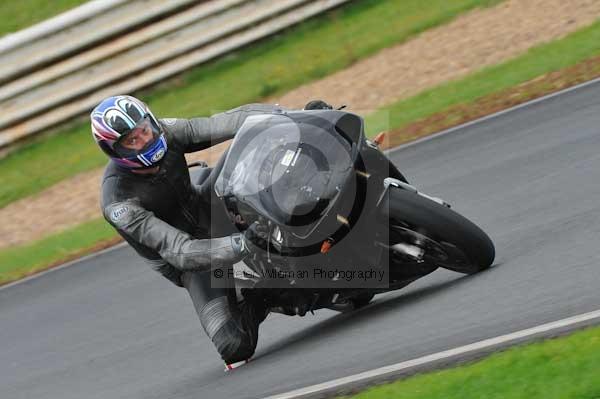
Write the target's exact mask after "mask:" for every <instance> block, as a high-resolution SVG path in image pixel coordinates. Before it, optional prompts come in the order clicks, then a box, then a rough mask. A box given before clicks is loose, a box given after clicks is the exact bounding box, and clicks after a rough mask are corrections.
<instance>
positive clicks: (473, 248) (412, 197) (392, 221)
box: [382, 187, 495, 274]
mask: <svg viewBox="0 0 600 399" xmlns="http://www.w3.org/2000/svg"><path fill="white" fill-rule="evenodd" d="M388 199H389V201H388V204H389V206H384V207H383V209H382V211H383V212H382V214H384V215H386V214H387V220H388V222H389V226H390V233H391V235H393V234H394V231H393V229H394V226H397V228H398V229H407V230H411V231H414V232H417V233H419V234H420V235H422V236H425V237H427V238H428V239H430V240H433V241H435V242H436V243H438V244H439V245H440V247H441V248H442V249H443V250H444V251H445V252H446V254H447V256H448V258H447V259H446V260H437V261H435V264H436V266H439V267H443V268H445V269H449V270H453V271H456V272H459V273H465V274H472V273H477V272H479V271H481V270H484V269H487V268H489V267H490V266H491V265H492V263H493V262H494V257H495V248H494V244H493V243H492V240H491V239H490V238H489V237H488V235H487V234H486V233H485V232H483V230H481V229H480V228H479V227H477V226H476V225H475V224H474V223H472V222H471V221H469V220H468V219H467V218H465V217H463V216H461V215H459V214H458V213H456V212H454V211H453V210H451V209H450V208H448V207H446V206H443V205H440V204H438V203H437V202H434V201H432V200H429V199H427V198H425V197H422V196H420V195H419V194H417V193H414V192H410V191H407V190H403V189H399V188H396V187H390V190H389V194H388ZM391 239H392V237H390V240H391Z"/></svg>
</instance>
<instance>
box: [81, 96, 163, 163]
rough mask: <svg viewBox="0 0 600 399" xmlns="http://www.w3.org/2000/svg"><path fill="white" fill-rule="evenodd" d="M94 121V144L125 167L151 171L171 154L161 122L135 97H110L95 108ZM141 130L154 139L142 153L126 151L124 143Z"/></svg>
mask: <svg viewBox="0 0 600 399" xmlns="http://www.w3.org/2000/svg"><path fill="white" fill-rule="evenodd" d="M90 119H91V122H92V136H93V137H94V140H96V143H98V145H99V146H100V148H101V149H102V151H104V152H105V153H106V154H107V155H108V156H109V157H110V158H111V159H112V160H113V161H114V162H116V163H117V164H118V165H119V166H121V167H124V168H127V169H145V168H151V167H154V166H156V165H157V164H158V163H159V162H160V161H161V160H162V159H163V158H164V156H165V153H166V152H167V141H166V139H165V135H164V133H163V132H162V129H161V128H160V125H159V124H158V121H157V119H156V118H155V117H154V115H153V114H152V112H150V109H149V108H148V106H147V105H146V104H145V103H144V102H142V101H140V100H138V99H137V98H135V97H131V96H125V95H123V96H112V97H108V98H106V99H104V100H102V102H100V104H98V105H97V106H96V108H94V110H93V111H92V113H91V115H90ZM137 129H143V130H144V131H145V132H151V133H152V139H151V140H149V141H148V142H147V143H146V144H145V145H144V147H143V148H141V149H131V148H126V147H125V146H124V145H123V139H124V138H125V137H127V135H129V134H130V133H131V132H134V131H136V130H137Z"/></svg>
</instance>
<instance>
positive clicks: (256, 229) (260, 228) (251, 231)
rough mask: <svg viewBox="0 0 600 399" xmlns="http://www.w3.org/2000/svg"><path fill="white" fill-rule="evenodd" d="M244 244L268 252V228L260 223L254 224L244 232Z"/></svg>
mask: <svg viewBox="0 0 600 399" xmlns="http://www.w3.org/2000/svg"><path fill="white" fill-rule="evenodd" d="M243 241H244V244H245V245H246V246H247V247H249V246H250V245H252V246H255V247H258V248H260V249H263V250H266V249H267V245H269V230H268V227H267V226H264V225H262V224H260V223H258V222H254V223H252V224H251V225H250V226H248V228H247V229H246V230H245V231H244V234H243Z"/></svg>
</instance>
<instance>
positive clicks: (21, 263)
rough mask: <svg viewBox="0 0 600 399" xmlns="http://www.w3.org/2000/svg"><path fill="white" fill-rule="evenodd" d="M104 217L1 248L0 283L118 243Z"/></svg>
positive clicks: (115, 235)
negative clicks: (30, 242)
mask: <svg viewBox="0 0 600 399" xmlns="http://www.w3.org/2000/svg"><path fill="white" fill-rule="evenodd" d="M119 241H120V240H119V238H118V236H117V234H116V233H115V231H114V230H113V228H112V227H111V226H110V225H109V224H108V223H106V221H105V220H104V219H97V220H93V221H91V222H87V223H83V224H81V225H79V226H77V227H74V228H72V229H69V230H66V231H64V232H62V233H59V234H56V235H52V236H50V237H47V238H44V239H42V240H39V241H36V242H34V243H32V244H27V245H22V246H17V247H13V248H9V249H4V250H2V251H0V285H2V284H6V283H9V282H11V281H15V280H18V279H21V278H23V277H26V276H29V275H31V274H34V273H38V272H40V271H43V270H46V269H49V268H51V267H53V266H56V265H59V264H62V263H64V262H67V261H69V260H72V259H76V258H78V257H80V256H83V255H85V254H88V253H92V252H94V251H98V250H100V249H103V248H106V247H109V246H111V245H114V244H116V243H117V242H119Z"/></svg>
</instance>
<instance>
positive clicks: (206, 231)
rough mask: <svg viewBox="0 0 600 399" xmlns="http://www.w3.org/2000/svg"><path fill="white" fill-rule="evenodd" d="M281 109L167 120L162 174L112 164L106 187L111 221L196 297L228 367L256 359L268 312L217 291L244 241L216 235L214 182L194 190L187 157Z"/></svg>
mask: <svg viewBox="0 0 600 399" xmlns="http://www.w3.org/2000/svg"><path fill="white" fill-rule="evenodd" d="M278 109H279V108H278V107H276V106H271V105H263V104H249V105H245V106H242V107H239V108H235V109H233V110H230V111H227V112H224V113H220V114H216V115H214V116H212V117H210V118H195V119H160V120H159V123H160V125H161V128H162V129H163V132H164V133H165V136H166V140H167V146H168V150H167V152H166V154H165V157H164V158H163V160H162V161H161V163H160V169H159V171H158V172H157V173H156V174H135V173H132V172H131V171H129V170H126V169H123V168H120V167H119V166H117V165H116V164H114V163H112V162H111V163H110V164H109V165H108V166H107V168H106V171H105V174H104V178H103V182H102V211H103V214H104V217H105V218H106V220H107V221H108V222H109V223H110V224H111V225H113V226H114V227H115V229H116V230H117V231H118V232H119V234H120V235H121V236H122V237H123V238H124V239H125V240H126V241H127V242H128V243H129V244H130V245H131V246H132V247H133V248H134V249H135V250H136V252H137V253H138V254H139V255H141V256H142V257H143V258H144V259H145V260H146V261H147V262H148V263H149V264H150V265H151V266H152V267H153V268H154V269H155V270H157V271H159V272H160V273H162V274H163V275H164V276H165V277H166V278H168V279H169V280H171V281H172V282H173V283H175V284H176V285H178V286H184V287H185V288H186V289H187V290H188V292H189V293H190V296H191V298H192V301H193V302H194V307H195V308H196V311H197V312H198V316H199V317H200V321H201V323H202V326H203V327H204V330H205V331H206V333H207V334H208V336H209V337H210V338H211V340H212V341H213V343H214V344H215V346H216V347H217V350H218V351H219V353H220V354H221V357H222V358H223V360H225V362H227V363H232V362H236V361H240V360H244V359H247V358H249V357H250V356H251V355H252V354H253V353H254V349H255V347H256V341H257V332H258V324H259V323H260V321H262V320H263V319H264V314H265V311H264V309H261V308H260V307H259V308H256V307H255V306H250V305H249V304H247V303H246V304H244V303H242V304H241V306H238V304H237V301H236V300H235V292H234V291H233V290H232V289H231V288H230V289H225V288H214V287H212V286H211V283H210V270H211V268H215V267H221V268H223V267H224V268H227V267H231V265H232V264H233V263H235V262H237V261H239V260H240V258H241V257H240V255H239V251H237V250H236V248H238V247H239V243H238V242H236V240H239V239H240V237H239V234H237V235H236V234H234V235H229V234H230V233H232V232H234V230H231V231H229V232H228V233H225V234H222V235H220V236H214V234H213V233H211V214H212V213H213V212H211V193H212V190H211V185H212V184H211V183H212V180H213V179H214V176H212V175H211V176H209V177H208V178H207V180H206V181H205V182H204V183H203V184H202V185H200V186H196V185H195V184H193V183H192V181H191V180H190V174H189V171H188V167H187V164H186V160H185V157H184V154H185V153H190V152H194V151H199V150H203V149H206V148H208V147H210V146H212V145H215V144H218V143H220V142H223V141H225V140H227V139H230V138H232V137H233V135H234V134H235V132H236V131H237V130H238V128H239V127H240V126H241V125H242V123H243V122H244V120H245V119H246V117H247V116H250V115H254V114H264V113H271V112H277V110H278ZM213 206H214V204H213Z"/></svg>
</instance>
